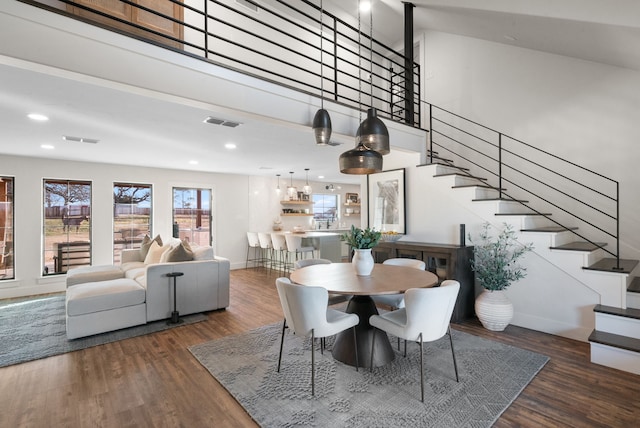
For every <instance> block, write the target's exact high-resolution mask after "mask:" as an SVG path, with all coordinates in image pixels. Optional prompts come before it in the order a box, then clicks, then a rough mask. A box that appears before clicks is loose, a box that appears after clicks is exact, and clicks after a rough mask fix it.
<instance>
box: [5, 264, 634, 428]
mask: <svg viewBox="0 0 640 428" xmlns="http://www.w3.org/2000/svg"><path fill="white" fill-rule="evenodd" d="M276 277H277V276H276V274H275V273H265V272H264V271H261V270H256V269H249V270H236V271H233V272H232V274H231V305H230V306H229V308H228V309H227V310H223V311H215V312H211V313H209V320H208V321H205V322H201V323H196V324H192V325H187V326H181V327H177V328H174V329H171V330H167V331H163V332H159V333H155V334H150V335H147V336H142V337H137V338H132V339H127V340H123V341H120V342H116V343H111V344H107V345H101V346H97V347H94V348H89V349H85V350H82V351H76V352H71V353H68V354H64V355H59V356H55V357H50V358H46V359H42V360H37V361H32V362H28V363H24V364H19V365H15V366H10V367H5V368H0V427H90V426H91V427H96V426H97V427H245V426H246V427H251V426H256V425H255V423H254V422H253V421H252V420H251V418H250V417H249V416H248V415H247V414H246V413H245V412H244V410H243V409H242V408H241V407H240V405H239V404H237V403H236V401H235V400H234V399H233V398H232V397H231V396H230V395H229V394H228V393H227V392H226V391H225V389H224V388H222V387H221V386H220V385H219V384H218V382H217V381H216V380H215V379H214V378H213V377H211V376H210V375H209V373H208V372H207V371H206V370H205V369H204V368H203V367H202V366H201V365H200V364H199V363H198V362H197V361H196V360H195V359H194V358H193V357H192V356H191V354H190V353H189V351H188V350H187V347H188V346H190V345H194V344H198V343H202V342H205V341H209V340H212V339H216V338H219V337H223V336H227V335H232V334H237V333H240V332H243V331H246V330H250V329H252V328H255V327H259V326H261V325H265V324H268V323H273V322H276V321H281V319H282V311H281V309H280V303H279V301H278V296H277V292H276V290H275V278H276ZM0 328H1V326H0ZM453 328H455V329H458V330H462V331H465V332H468V333H471V334H475V335H478V336H482V337H485V338H488V339H492V340H496V341H499V342H504V343H508V344H511V345H515V346H518V347H521V348H525V349H530V350H533V351H536V352H540V353H543V354H545V355H548V356H549V357H550V358H551V360H550V361H549V363H547V365H546V366H545V367H544V368H543V369H542V371H541V372H540V373H539V374H538V376H536V377H535V378H534V379H533V381H532V382H531V383H530V384H529V386H527V388H525V390H524V391H523V392H522V393H521V394H520V396H518V398H517V399H516V400H515V401H514V403H513V404H512V405H511V406H510V407H509V408H508V409H507V410H506V411H505V412H504V414H503V415H502V416H501V417H500V419H499V420H498V422H497V423H496V426H497V427H513V426H518V427H560V426H567V427H631V426H638V425H639V424H640V376H636V375H632V374H629V373H625V372H621V371H618V370H614V369H610V368H607V367H603V366H598V365H595V364H591V363H590V362H589V346H588V344H587V343H582V342H576V341H573V340H569V339H563V338H560V337H557V336H552V335H548V334H544V333H539V332H536V331H532V330H527V329H523V328H519V327H514V326H509V327H507V329H506V330H505V331H504V332H499V333H495V332H490V331H487V330H485V329H483V328H482V326H481V325H480V324H479V323H478V322H477V321H476V320H471V321H468V322H466V323H464V324H454V325H453ZM1 346H2V344H1V343H0V347H1ZM461 376H464V374H462V373H461Z"/></svg>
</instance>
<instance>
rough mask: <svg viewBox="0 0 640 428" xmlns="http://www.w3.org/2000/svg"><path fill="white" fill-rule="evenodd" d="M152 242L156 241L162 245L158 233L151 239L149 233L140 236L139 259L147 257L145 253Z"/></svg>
mask: <svg viewBox="0 0 640 428" xmlns="http://www.w3.org/2000/svg"><path fill="white" fill-rule="evenodd" d="M153 242H157V243H158V245H159V246H161V247H162V238H160V235H156V237H155V238H153V239H151V238H150V237H149V235H144V238H142V244H140V260H145V259H146V258H147V253H148V252H149V248H151V244H152V243H153Z"/></svg>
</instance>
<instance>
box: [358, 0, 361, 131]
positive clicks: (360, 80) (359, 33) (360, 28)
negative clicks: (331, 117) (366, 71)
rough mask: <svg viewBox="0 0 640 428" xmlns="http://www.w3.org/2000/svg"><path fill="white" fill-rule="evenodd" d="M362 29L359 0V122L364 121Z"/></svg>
mask: <svg viewBox="0 0 640 428" xmlns="http://www.w3.org/2000/svg"><path fill="white" fill-rule="evenodd" d="M360 29H361V24H360V0H358V123H362V31H360Z"/></svg>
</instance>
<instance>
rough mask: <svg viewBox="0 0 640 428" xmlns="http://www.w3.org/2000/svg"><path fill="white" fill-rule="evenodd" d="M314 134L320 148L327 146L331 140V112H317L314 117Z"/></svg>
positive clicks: (322, 110) (323, 110)
mask: <svg viewBox="0 0 640 428" xmlns="http://www.w3.org/2000/svg"><path fill="white" fill-rule="evenodd" d="M313 133H314V134H315V137H316V144H317V145H318V146H326V145H327V144H329V141H330V140H331V117H329V112H328V111H327V110H325V109H323V108H321V109H320V110H318V111H317V112H316V115H315V116H314V117H313Z"/></svg>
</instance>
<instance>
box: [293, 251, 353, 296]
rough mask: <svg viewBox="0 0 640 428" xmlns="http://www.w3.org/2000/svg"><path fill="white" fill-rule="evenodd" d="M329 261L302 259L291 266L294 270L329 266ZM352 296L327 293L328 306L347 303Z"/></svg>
mask: <svg viewBox="0 0 640 428" xmlns="http://www.w3.org/2000/svg"><path fill="white" fill-rule="evenodd" d="M331 263H332V262H331V260H327V259H302V260H296V262H295V263H294V264H293V267H294V268H295V269H302V268H303V267H307V266H313V265H329V264H331ZM351 297H353V296H352V295H347V294H335V293H329V306H333V305H337V304H338V303H344V302H348V301H349V300H350V299H351Z"/></svg>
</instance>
